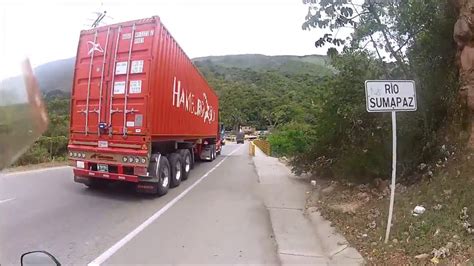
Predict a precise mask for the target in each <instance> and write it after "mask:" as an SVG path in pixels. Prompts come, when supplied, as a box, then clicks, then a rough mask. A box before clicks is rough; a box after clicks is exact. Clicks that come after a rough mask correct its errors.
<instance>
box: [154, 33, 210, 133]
mask: <svg viewBox="0 0 474 266" xmlns="http://www.w3.org/2000/svg"><path fill="white" fill-rule="evenodd" d="M157 37H158V39H159V42H160V45H159V51H158V60H156V62H155V63H156V68H155V69H156V70H157V72H156V75H155V76H156V78H155V88H158V90H153V91H152V92H151V93H152V98H153V99H156V100H155V101H153V103H152V104H151V106H152V107H151V110H152V112H153V114H156V115H152V116H150V119H151V127H150V128H151V129H152V132H153V135H154V136H159V137H166V138H170V137H173V138H178V137H203V136H216V135H217V131H218V122H217V121H218V118H217V113H218V108H219V107H218V99H217V96H216V94H215V93H214V91H213V90H212V89H211V88H210V87H209V85H208V84H207V82H206V81H205V80H204V78H203V77H202V76H201V74H200V73H199V71H198V70H197V69H196V68H195V66H194V65H193V64H192V62H191V60H190V59H189V58H188V57H187V56H186V54H185V53H184V52H183V50H182V49H181V48H180V47H179V45H178V44H177V43H176V41H175V40H174V39H173V37H172V36H171V35H170V34H169V32H168V31H167V30H166V28H165V27H164V26H163V25H162V24H161V25H159V36H157ZM153 94H154V95H153Z"/></svg>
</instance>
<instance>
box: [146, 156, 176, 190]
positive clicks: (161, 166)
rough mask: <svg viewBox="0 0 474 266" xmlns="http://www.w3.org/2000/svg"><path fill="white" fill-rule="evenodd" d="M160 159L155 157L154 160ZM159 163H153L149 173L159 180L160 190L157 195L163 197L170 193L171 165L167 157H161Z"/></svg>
mask: <svg viewBox="0 0 474 266" xmlns="http://www.w3.org/2000/svg"><path fill="white" fill-rule="evenodd" d="M156 157H158V156H157V155H153V156H152V159H153V158H156ZM159 158H160V160H159V161H153V160H152V162H151V163H150V169H149V172H150V173H153V175H154V176H155V177H157V178H158V188H157V191H156V194H157V195H158V196H163V195H165V194H166V193H168V189H169V187H170V175H171V174H170V163H169V162H168V159H167V158H166V157H165V156H159Z"/></svg>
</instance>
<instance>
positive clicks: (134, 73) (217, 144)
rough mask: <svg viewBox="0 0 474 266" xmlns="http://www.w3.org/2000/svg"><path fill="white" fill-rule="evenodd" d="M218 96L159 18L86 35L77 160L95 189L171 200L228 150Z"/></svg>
mask: <svg viewBox="0 0 474 266" xmlns="http://www.w3.org/2000/svg"><path fill="white" fill-rule="evenodd" d="M218 110H219V103H218V98H217V95H216V93H215V92H214V91H213V90H212V88H211V87H210V86H209V85H208V83H207V82H206V80H205V79H204V78H203V76H202V75H201V74H200V72H199V71H198V70H197V69H196V67H195V66H194V65H193V63H192V61H191V60H190V59H189V58H188V57H187V56H186V54H185V53H184V51H183V50H182V49H181V48H180V46H179V45H178V43H177V42H176V41H175V40H174V39H173V37H172V36H171V34H170V33H169V32H168V30H167V29H166V27H165V26H164V25H163V24H162V23H161V21H160V19H159V17H152V18H147V19H142V20H135V21H130V22H124V23H119V24H114V25H109V26H104V27H98V28H94V29H90V30H85V31H82V32H81V34H80V38H79V47H78V49H77V56H76V64H75V73H74V81H73V88H72V97H71V123H70V132H71V133H70V140H69V145H68V149H69V162H70V164H71V165H72V166H73V167H74V169H73V172H74V180H75V181H76V182H78V183H83V184H85V185H86V186H89V187H98V186H103V185H104V184H106V183H108V182H111V181H113V182H129V183H132V184H135V188H136V190H137V191H138V192H144V193H152V194H158V195H164V194H166V193H167V192H168V189H169V188H170V187H176V186H178V185H179V184H180V183H181V181H182V180H186V179H187V178H188V175H189V172H190V170H191V168H192V167H193V164H194V161H195V160H196V159H201V160H207V161H213V160H214V159H215V158H216V156H217V155H219V154H220V152H221V141H222V139H221V137H220V134H221V129H220V127H219V123H218Z"/></svg>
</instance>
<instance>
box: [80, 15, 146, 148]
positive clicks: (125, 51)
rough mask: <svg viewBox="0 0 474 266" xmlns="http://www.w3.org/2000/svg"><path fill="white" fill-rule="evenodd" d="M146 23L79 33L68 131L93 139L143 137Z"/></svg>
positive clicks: (144, 120)
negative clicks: (70, 127)
mask: <svg viewBox="0 0 474 266" xmlns="http://www.w3.org/2000/svg"><path fill="white" fill-rule="evenodd" d="M152 21H154V20H151V21H148V20H146V21H141V23H138V22H135V23H132V24H125V25H114V26H110V27H101V28H100V29H98V30H90V31H87V32H83V34H82V35H81V39H80V43H79V48H78V55H77V59H76V70H75V80H74V89H73V101H72V123H71V125H72V130H73V132H75V133H85V134H86V135H95V136H98V138H99V139H109V138H110V135H112V137H113V138H115V137H114V136H119V135H121V136H125V135H143V134H145V133H146V127H145V125H146V111H147V110H146V109H147V101H146V100H147V94H148V86H149V85H148V83H149V80H148V73H149V71H150V67H151V60H152V58H151V50H152V46H153V45H152V44H153V36H154V25H155V24H154V23H151V22H152ZM132 36H133V38H132ZM99 127H101V128H102V130H99Z"/></svg>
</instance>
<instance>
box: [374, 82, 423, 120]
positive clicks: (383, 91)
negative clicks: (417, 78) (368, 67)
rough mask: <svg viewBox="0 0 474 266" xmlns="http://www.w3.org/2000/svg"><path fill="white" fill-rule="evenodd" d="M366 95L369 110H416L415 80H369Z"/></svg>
mask: <svg viewBox="0 0 474 266" xmlns="http://www.w3.org/2000/svg"><path fill="white" fill-rule="evenodd" d="M365 97H366V106H367V111H368V112H393V111H397V112H399V111H416V90H415V82H414V81H413V80H367V81H366V82H365Z"/></svg>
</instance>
